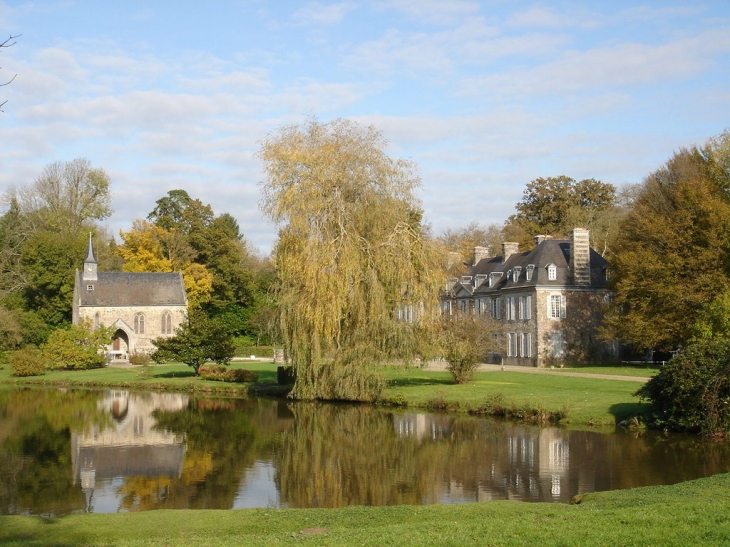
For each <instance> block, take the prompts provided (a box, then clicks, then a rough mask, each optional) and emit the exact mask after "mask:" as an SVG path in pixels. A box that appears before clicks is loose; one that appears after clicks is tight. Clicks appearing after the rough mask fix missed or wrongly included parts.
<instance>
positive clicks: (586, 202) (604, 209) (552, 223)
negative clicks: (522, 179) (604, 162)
mask: <svg viewBox="0 0 730 547" xmlns="http://www.w3.org/2000/svg"><path fill="white" fill-rule="evenodd" d="M515 209H516V210H517V212H516V213H515V214H513V215H511V216H510V217H509V218H508V219H507V222H506V225H505V228H504V232H505V234H504V237H505V238H507V239H509V240H510V241H518V242H520V244H521V246H525V247H526V248H530V247H532V245H533V242H532V238H533V236H535V235H538V234H547V235H551V236H554V237H566V236H567V235H568V233H569V232H570V231H571V230H572V229H573V228H575V227H576V226H581V227H584V228H588V229H589V230H590V231H591V244H592V246H593V247H594V248H597V249H598V250H602V251H604V253H605V252H608V248H609V246H610V244H611V242H612V241H613V239H614V238H615V236H616V233H617V224H618V222H617V221H618V219H619V218H620V216H621V215H620V208H619V207H618V202H617V197H616V188H615V187H614V186H613V185H612V184H609V183H605V182H601V181H598V180H595V179H584V180H580V181H576V180H575V179H572V178H570V177H567V176H565V175H561V176H558V177H540V178H537V179H535V180H533V181H531V182H530V183H529V184H528V185H527V187H526V188H525V190H524V191H523V196H522V200H521V201H520V202H519V203H517V205H515Z"/></svg>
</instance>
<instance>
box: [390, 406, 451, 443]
mask: <svg viewBox="0 0 730 547" xmlns="http://www.w3.org/2000/svg"><path fill="white" fill-rule="evenodd" d="M393 427H394V428H395V432H396V434H397V435H398V436H399V437H400V438H413V439H418V440H424V439H429V440H432V441H435V440H438V439H441V438H442V437H444V436H447V435H448V434H449V430H450V429H451V418H448V417H446V416H438V415H435V414H416V413H414V412H406V413H404V414H394V415H393Z"/></svg>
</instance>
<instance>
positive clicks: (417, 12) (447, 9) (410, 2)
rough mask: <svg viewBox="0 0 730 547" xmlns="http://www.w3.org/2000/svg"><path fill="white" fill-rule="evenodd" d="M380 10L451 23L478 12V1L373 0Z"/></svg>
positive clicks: (429, 21)
mask: <svg viewBox="0 0 730 547" xmlns="http://www.w3.org/2000/svg"><path fill="white" fill-rule="evenodd" d="M371 4H372V5H373V6H374V7H375V8H376V9H380V10H396V11H400V12H402V13H404V14H405V15H406V16H408V17H410V18H412V19H415V20H418V21H424V22H427V23H436V24H440V25H449V24H453V23H454V22H456V21H460V20H463V19H464V18H466V17H471V16H474V15H476V14H477V13H479V9H480V5H479V2H474V1H471V0H448V1H446V0H417V1H414V0H373V1H372V2H371Z"/></svg>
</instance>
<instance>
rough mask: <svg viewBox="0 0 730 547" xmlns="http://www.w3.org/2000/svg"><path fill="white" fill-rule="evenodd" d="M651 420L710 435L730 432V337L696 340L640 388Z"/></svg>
mask: <svg viewBox="0 0 730 547" xmlns="http://www.w3.org/2000/svg"><path fill="white" fill-rule="evenodd" d="M637 395H639V396H640V397H641V398H642V399H644V400H645V401H648V402H649V404H650V408H649V412H648V415H647V423H648V425H649V426H651V427H659V428H663V429H669V430H673V431H693V432H701V433H703V434H706V435H723V436H727V435H728V434H729V433H730V340H706V341H701V342H698V343H696V344H692V345H690V346H688V347H687V348H685V350H684V351H683V352H682V353H680V354H679V355H677V356H675V357H674V358H672V359H671V360H670V361H669V362H668V363H667V364H666V365H664V367H663V368H662V370H661V371H660V372H659V374H657V375H656V376H654V377H653V378H652V379H651V380H649V382H647V383H646V384H645V385H644V386H643V387H642V388H641V389H639V391H638V392H637Z"/></svg>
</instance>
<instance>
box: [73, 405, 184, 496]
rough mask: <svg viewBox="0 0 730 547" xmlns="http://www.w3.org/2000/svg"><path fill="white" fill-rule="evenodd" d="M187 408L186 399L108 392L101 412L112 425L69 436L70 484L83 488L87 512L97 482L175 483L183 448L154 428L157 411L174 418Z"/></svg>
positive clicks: (182, 445)
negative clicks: (153, 480) (164, 480)
mask: <svg viewBox="0 0 730 547" xmlns="http://www.w3.org/2000/svg"><path fill="white" fill-rule="evenodd" d="M187 404H188V397H187V395H179V394H172V393H144V394H137V393H129V392H127V391H110V392H107V393H106V394H105V396H104V398H103V399H102V400H101V401H99V406H100V407H101V408H102V409H103V410H106V411H107V412H108V413H109V414H110V415H111V417H112V425H111V426H110V427H107V428H104V429H101V428H99V427H98V426H94V428H93V429H91V430H90V431H85V432H83V433H78V432H74V433H73V434H72V436H71V450H72V454H71V457H72V464H73V472H74V480H79V481H80V482H81V487H82V488H83V490H84V492H85V494H86V500H87V509H90V505H91V496H92V495H93V491H94V488H95V487H96V482H97V481H100V480H107V479H109V480H110V479H113V478H115V477H160V476H167V477H179V476H180V473H181V472H182V466H183V460H184V456H185V451H186V447H185V444H184V440H183V439H181V438H179V437H178V436H177V435H175V434H172V433H169V432H167V431H164V430H160V429H157V428H156V427H155V425H156V421H155V419H154V417H153V412H154V411H155V410H165V411H169V412H176V411H179V410H182V409H184V408H185V407H186V406H187Z"/></svg>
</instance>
